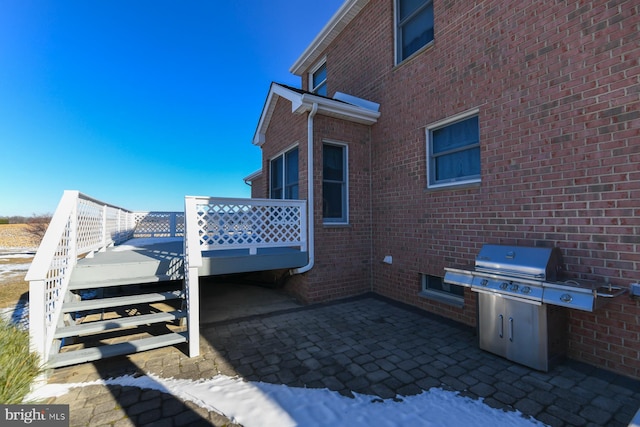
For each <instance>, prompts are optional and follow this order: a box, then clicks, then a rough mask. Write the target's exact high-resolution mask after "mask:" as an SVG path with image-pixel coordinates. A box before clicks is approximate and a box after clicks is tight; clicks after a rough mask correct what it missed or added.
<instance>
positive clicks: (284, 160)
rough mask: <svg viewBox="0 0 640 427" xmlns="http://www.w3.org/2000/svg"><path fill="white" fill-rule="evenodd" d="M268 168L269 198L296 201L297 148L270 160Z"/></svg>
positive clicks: (297, 195)
mask: <svg viewBox="0 0 640 427" xmlns="http://www.w3.org/2000/svg"><path fill="white" fill-rule="evenodd" d="M270 166H271V175H270V178H271V179H270V182H269V194H270V197H271V198H272V199H298V197H299V194H298V147H296V148H293V149H291V150H289V151H287V152H285V153H283V154H281V155H279V156H278V157H275V158H273V159H271V162H270Z"/></svg>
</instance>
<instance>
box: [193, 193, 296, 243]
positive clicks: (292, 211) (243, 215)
mask: <svg viewBox="0 0 640 427" xmlns="http://www.w3.org/2000/svg"><path fill="white" fill-rule="evenodd" d="M284 202H285V203H283V201H279V200H273V201H264V200H262V199H260V200H252V199H232V201H220V200H218V199H211V201H210V202H209V203H207V204H202V203H199V204H198V206H197V212H196V219H197V225H198V231H199V237H200V245H201V247H202V248H203V250H216V249H231V248H259V247H274V246H300V245H303V244H306V227H304V226H303V223H304V219H305V217H304V204H301V203H300V202H299V201H284ZM287 202H288V203H287Z"/></svg>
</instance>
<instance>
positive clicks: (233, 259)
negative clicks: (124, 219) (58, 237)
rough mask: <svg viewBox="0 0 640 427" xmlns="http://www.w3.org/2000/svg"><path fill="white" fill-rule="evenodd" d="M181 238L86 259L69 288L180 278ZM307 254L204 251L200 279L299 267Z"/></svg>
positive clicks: (140, 242) (134, 244) (142, 242)
mask: <svg viewBox="0 0 640 427" xmlns="http://www.w3.org/2000/svg"><path fill="white" fill-rule="evenodd" d="M183 252H184V251H183V240H182V238H156V239H153V238H145V239H132V240H129V241H127V242H124V243H123V244H121V245H118V246H113V247H109V248H107V249H106V250H105V251H104V252H97V253H95V254H93V256H91V257H85V258H83V259H80V260H79V261H78V264H77V266H76V268H75V270H74V273H73V275H72V277H71V287H72V288H73V287H74V286H76V287H81V286H83V284H87V285H86V286H85V287H89V285H88V284H90V282H101V283H105V284H107V283H108V282H109V281H112V280H115V281H125V280H127V279H128V278H132V279H135V280H137V282H139V283H142V282H143V281H145V280H147V281H149V282H156V281H163V280H179V279H182V278H183V276H182V270H181V267H182V263H183ZM306 263H307V253H306V252H302V251H300V250H299V248H286V247H274V248H260V249H258V251H257V254H255V255H251V254H250V253H249V250H248V249H228V250H215V251H205V252H203V265H202V267H200V268H199V275H200V276H214V275H222V274H232V273H244V272H251V271H264V270H277V269H288V268H296V267H302V266H303V265H305V264H306Z"/></svg>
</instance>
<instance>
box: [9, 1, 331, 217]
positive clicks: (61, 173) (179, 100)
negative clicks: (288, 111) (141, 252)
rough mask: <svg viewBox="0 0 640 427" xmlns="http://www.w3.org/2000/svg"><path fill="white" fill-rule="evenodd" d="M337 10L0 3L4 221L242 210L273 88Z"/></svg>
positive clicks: (322, 6) (290, 5) (285, 79)
mask: <svg viewBox="0 0 640 427" xmlns="http://www.w3.org/2000/svg"><path fill="white" fill-rule="evenodd" d="M342 1H343V0H322V1H321V0H313V1H293V0H270V1H265V0H262V1H260V0H247V1H242V0H238V1H231V2H229V1H221V0H208V1H205V0H194V1H188V2H185V1H178V0H172V1H168V0H126V1H125V0H95V1H82V0H2V1H0V159H1V160H0V216H11V215H25V216H30V215H32V214H43V213H53V212H54V211H55V208H56V206H57V204H58V201H59V199H60V197H61V195H62V193H63V191H64V190H79V191H81V192H83V193H85V194H88V195H89V196H92V197H94V198H97V199H99V200H102V201H105V202H108V203H111V204H115V205H118V206H121V207H123V208H126V209H131V210H182V209H183V204H184V196H185V195H211V196H229V197H249V195H250V189H249V187H248V186H247V185H246V184H245V183H244V182H243V180H242V178H244V177H245V176H247V175H249V174H250V173H252V172H254V171H255V170H257V169H259V168H260V158H261V153H260V149H259V148H257V147H255V146H253V145H252V144H251V141H252V138H253V134H254V132H255V129H256V125H257V123H258V120H259V117H260V113H261V111H262V107H263V105H264V101H265V98H266V96H267V93H268V90H269V85H270V83H271V82H272V81H277V82H281V83H286V84H290V85H294V86H299V85H300V79H299V78H298V77H297V76H293V75H292V74H290V73H289V67H290V66H291V65H292V64H293V62H294V61H295V60H296V59H297V58H298V56H299V55H300V54H301V53H302V52H303V50H304V49H305V48H306V47H307V46H308V45H309V43H310V42H311V41H312V40H313V38H314V37H315V36H316V35H317V33H318V32H319V31H320V30H321V29H322V28H323V27H324V25H325V24H326V23H327V22H328V20H329V19H330V18H331V16H333V14H334V13H335V12H336V11H337V10H338V8H339V7H340V5H341V4H342Z"/></svg>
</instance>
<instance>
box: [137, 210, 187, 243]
mask: <svg viewBox="0 0 640 427" xmlns="http://www.w3.org/2000/svg"><path fill="white" fill-rule="evenodd" d="M134 215H135V222H136V229H135V232H134V234H133V237H183V236H184V212H155V211H154V212H135V214H134Z"/></svg>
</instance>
